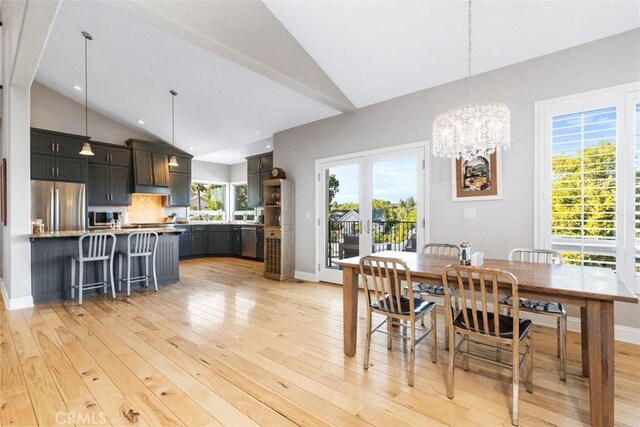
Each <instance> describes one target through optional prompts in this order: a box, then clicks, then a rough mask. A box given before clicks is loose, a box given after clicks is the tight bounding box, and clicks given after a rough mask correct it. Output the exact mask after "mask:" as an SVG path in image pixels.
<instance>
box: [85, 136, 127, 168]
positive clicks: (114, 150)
mask: <svg viewBox="0 0 640 427" xmlns="http://www.w3.org/2000/svg"><path fill="white" fill-rule="evenodd" d="M91 149H92V150H93V154H94V156H91V157H90V158H89V163H99V164H103V165H114V166H126V167H129V166H131V149H130V148H128V147H118V146H114V145H111V144H102V143H95V142H94V143H92V144H91Z"/></svg>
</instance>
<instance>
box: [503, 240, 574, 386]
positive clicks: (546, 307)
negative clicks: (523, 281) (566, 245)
mask: <svg viewBox="0 0 640 427" xmlns="http://www.w3.org/2000/svg"><path fill="white" fill-rule="evenodd" d="M509 260H510V261H524V262H535V263H544V264H562V263H563V258H562V255H561V254H560V252H558V251H553V250H549V249H520V248H518V249H514V250H512V251H511V252H509ZM512 304H513V299H511V298H509V297H506V298H503V299H501V300H500V306H501V312H502V310H506V311H507V314H508V312H509V311H510V310H511V309H512ZM518 305H519V307H520V311H521V312H528V313H536V314H541V315H544V316H550V317H555V319H556V343H557V344H556V345H557V351H556V355H557V357H559V358H560V379H561V380H562V381H565V380H566V379H567V311H566V310H565V308H564V306H563V305H562V304H560V303H557V302H549V301H534V300H528V299H525V298H519V299H518ZM499 354H500V353H499V352H498V357H500V356H499Z"/></svg>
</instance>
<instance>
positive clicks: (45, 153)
mask: <svg viewBox="0 0 640 427" xmlns="http://www.w3.org/2000/svg"><path fill="white" fill-rule="evenodd" d="M85 139H86V138H85V137H84V136H79V135H70V134H66V133H61V132H54V131H48V130H43V129H35V128H32V129H31V179H34V180H46V181H64V182H81V183H83V182H86V180H87V158H86V157H85V156H81V155H80V154H79V153H80V150H81V149H82V144H83V142H84V141H85Z"/></svg>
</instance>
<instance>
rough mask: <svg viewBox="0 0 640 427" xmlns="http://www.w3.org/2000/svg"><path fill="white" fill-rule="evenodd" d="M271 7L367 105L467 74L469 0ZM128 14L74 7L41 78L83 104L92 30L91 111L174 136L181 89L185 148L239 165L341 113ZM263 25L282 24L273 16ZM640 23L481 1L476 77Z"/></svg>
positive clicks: (578, 4) (625, 7) (613, 12)
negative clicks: (283, 134) (278, 138)
mask: <svg viewBox="0 0 640 427" xmlns="http://www.w3.org/2000/svg"><path fill="white" fill-rule="evenodd" d="M175 1H176V0H167V2H175ZM254 1H255V0H254ZM227 3H229V2H227ZM138 4H140V5H143V4H144V2H140V3H136V5H138ZM150 4H152V3H150ZM165 4H167V3H165ZM178 4H179V3H176V5H178ZM183 4H184V3H183ZM189 4H192V5H196V6H197V5H198V2H189ZM203 4H206V3H200V5H201V6H202V5H203ZM266 5H267V7H268V8H269V10H271V12H272V13H273V15H274V16H271V15H270V14H268V13H266V14H258V15H259V16H260V18H259V19H263V20H265V19H269V20H273V21H275V24H277V25H280V23H281V24H282V25H284V27H285V28H286V30H288V31H289V33H290V34H291V36H293V37H292V39H295V40H293V41H294V43H288V45H287V48H286V49H285V48H284V47H283V48H281V52H279V51H278V49H274V51H273V52H271V54H273V55H287V54H288V53H290V52H293V50H292V49H295V48H296V46H302V48H304V49H305V50H306V51H307V53H308V54H309V55H310V56H311V58H313V60H315V62H316V63H317V64H318V65H319V66H320V68H322V70H323V71H324V73H326V75H328V77H329V78H331V80H333V82H334V83H335V85H336V86H337V88H338V89H339V90H340V91H342V93H344V94H345V95H346V97H347V98H349V100H350V101H351V102H352V103H353V104H354V105H355V106H356V107H358V108H361V107H363V106H367V105H370V104H373V103H377V102H381V101H384V100H387V99H391V98H395V97H398V96H401V95H404V94H407V93H411V92H415V91H418V90H422V89H426V88H428V87H433V86H436V85H439V84H442V83H446V82H450V81H454V80H457V79H459V78H462V77H464V76H465V74H466V49H467V46H466V7H467V6H466V1H460V0H448V1H431V0H424V1H390V0H389V1H348V0H343V1H314V0H310V1H302V0H297V1H282V0H278V1H271V0H269V1H267V2H266ZM141 7H142V6H141ZM174 7H177V6H175V5H174ZM184 7H189V6H188V5H186V6H184ZM192 7H194V6H192ZM126 9H127V8H126V7H118V8H113V7H111V6H109V5H107V4H106V3H105V2H104V1H90V2H80V1H70V0H67V1H63V2H62V5H61V7H60V11H59V14H58V17H57V19H56V22H55V24H54V27H53V30H52V32H51V36H50V39H49V41H48V44H47V47H46V50H45V52H44V55H43V58H42V61H41V64H40V67H39V69H38V73H37V75H36V80H37V81H39V82H40V83H42V84H44V85H46V86H48V87H50V88H52V89H54V90H56V91H57V92H60V93H62V94H64V95H66V96H68V97H70V98H72V99H75V100H76V101H78V102H81V103H82V102H84V93H83V92H79V91H76V90H75V89H74V86H75V85H78V86H84V77H83V76H84V74H83V43H84V39H83V38H82V36H81V35H80V32H81V31H83V30H85V31H88V32H90V33H91V34H92V35H93V36H94V40H93V41H91V42H89V106H90V108H93V109H95V110H96V111H98V112H100V113H102V114H104V115H106V116H108V117H110V118H112V119H114V120H117V121H119V122H121V123H123V124H124V125H127V126H130V127H141V128H143V129H144V130H145V131H147V132H149V133H151V134H152V135H155V136H157V137H158V138H160V139H163V140H165V141H169V142H170V141H171V96H170V94H169V89H175V90H177V91H178V92H179V95H178V97H177V98H176V145H177V146H178V147H180V148H182V149H184V150H189V147H193V150H192V153H193V154H194V155H196V158H198V159H201V160H206V161H212V162H217V163H226V164H233V163H237V162H239V161H242V160H243V157H244V156H245V155H249V154H256V153H257V152H262V151H266V150H268V149H264V148H263V146H266V145H271V144H270V141H266V142H265V138H270V137H271V136H272V135H273V133H275V132H277V131H280V130H284V129H288V128H291V127H295V126H298V125H301V124H304V123H309V122H312V121H316V120H320V119H322V118H326V117H330V116H333V115H337V114H340V111H338V110H336V109H335V108H333V107H331V106H329V105H327V104H331V103H330V102H324V103H323V101H322V100H323V98H322V96H315V97H311V96H310V95H309V93H310V92H309V90H311V92H313V89H312V88H309V87H305V88H304V90H303V89H300V87H301V86H300V84H299V83H300V82H295V83H296V84H297V86H296V84H287V82H288V81H290V80H292V79H290V77H291V75H289V76H287V75H283V74H282V73H280V72H278V73H280V74H279V75H278V77H277V78H275V77H274V76H275V75H276V74H277V73H275V74H274V73H269V72H266V71H265V72H261V71H260V69H261V68H260V67H254V68H252V69H253V71H250V70H249V68H251V67H243V66H241V65H238V64H243V63H244V64H247V63H251V62H252V61H253V63H254V64H255V63H257V62H259V61H262V69H263V70H267V69H268V68H269V64H268V63H265V62H264V58H251V57H247V54H246V52H251V49H246V50H245V51H244V52H240V54H239V55H236V56H237V57H238V58H241V60H235V61H233V58H232V57H231V56H227V57H226V58H227V59H224V58H223V56H222V55H217V54H216V53H215V52H212V50H211V49H209V50H207V49H206V48H203V46H204V44H202V43H200V44H198V43H195V42H193V40H195V37H193V36H190V37H191V38H190V37H187V36H185V35H184V34H185V33H186V32H187V31H186V30H185V29H184V22H182V23H178V24H182V25H183V27H182V28H180V26H179V25H177V26H176V28H177V30H175V31H173V32H172V33H171V34H170V33H169V32H167V31H163V30H162V29H161V28H163V27H162V25H159V24H158V25H152V24H153V23H154V20H153V19H150V20H147V21H146V22H143V21H142V20H140V19H138V18H134V17H133V16H131V15H130V14H127V13H125V12H124V10H126ZM235 13H236V16H237V13H238V9H237V8H236V11H235ZM192 15H193V14H192ZM258 15H252V16H254V18H253V19H256V18H255V16H258ZM240 16H242V14H240ZM164 18H165V19H166V17H164ZM172 18H175V16H172ZM276 18H277V20H279V22H280V23H278V22H277V20H276ZM175 19H177V18H175ZM248 19H249V18H248ZM147 22H149V23H147ZM173 23H174V24H175V23H176V22H173ZM255 24H256V25H255V27H256V28H267V27H269V28H276V27H277V25H274V22H270V26H265V25H262V26H259V25H257V24H258V23H255ZM239 27H240V28H246V27H247V25H244V27H242V26H239ZM249 27H251V25H249ZM637 27H640V1H637V0H629V1H616V0H602V1H580V0H564V1H561V0H548V1H531V0H522V1H504V0H475V1H474V15H473V31H474V33H473V34H474V36H473V45H474V48H473V72H474V73H479V72H484V71H488V70H491V69H495V68H499V67H502V66H505V65H509V64H513V63H516V62H520V61H524V60H527V59H530V58H534V57H537V56H540V55H544V54H548V53H551V52H554V51H558V50H561V49H565V48H568V47H571V46H575V45H579V44H582V43H586V42H589V41H592V40H596V39H599V38H603V37H606V36H610V35H613V34H616V33H620V32H624V31H627V30H630V29H633V28H637ZM229 28H230V30H229V31H233V30H232V29H231V27H229ZM235 31H238V30H237V29H235ZM242 31H245V30H242ZM193 34H196V33H193ZM286 34H287V33H286V31H285V32H284V35H285V36H286ZM232 35H233V37H229V39H230V40H232V41H236V42H237V43H238V44H239V45H242V43H244V44H245V45H246V43H250V42H251V40H245V39H238V38H237V37H236V34H232ZM218 37H220V35H218ZM265 37H266V35H265ZM279 37H283V35H282V34H280V36H279ZM219 40H220V39H218V41H219ZM280 40H283V39H282V38H280ZM295 41H297V43H295ZM214 42H215V40H214ZM262 42H264V40H262ZM298 43H299V45H298ZM226 47H227V48H228V47H229V46H228V45H227V46H226ZM241 47H242V46H241ZM245 47H246V46H245ZM223 48H224V46H223ZM287 49H290V50H287ZM236 50H237V49H236ZM254 51H255V49H254ZM237 53H238V52H235V51H234V54H237ZM229 58H231V60H230V59H229ZM267 59H268V58H267ZM276 59H278V58H276ZM279 59H282V58H279ZM585 60H587V58H585ZM232 61H233V62H232ZM308 65H309V64H305V66H307V67H308ZM293 68H295V64H293ZM307 69H308V68H307ZM256 70H257V71H256ZM271 71H273V70H271ZM303 86H304V85H303ZM294 89H296V90H294ZM138 119H142V120H144V122H145V123H144V125H140V124H138V123H137V120H138ZM89 133H91V131H89Z"/></svg>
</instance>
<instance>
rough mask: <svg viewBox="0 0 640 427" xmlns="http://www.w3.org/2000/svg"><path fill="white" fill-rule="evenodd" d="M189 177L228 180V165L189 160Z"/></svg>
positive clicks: (206, 179)
mask: <svg viewBox="0 0 640 427" xmlns="http://www.w3.org/2000/svg"><path fill="white" fill-rule="evenodd" d="M191 179H193V180H196V181H197V180H202V181H217V182H229V165H221V164H219V163H209V162H200V161H197V160H193V161H192V162H191Z"/></svg>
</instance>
